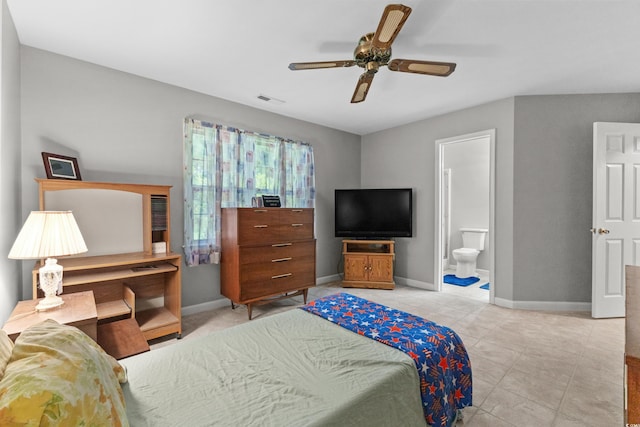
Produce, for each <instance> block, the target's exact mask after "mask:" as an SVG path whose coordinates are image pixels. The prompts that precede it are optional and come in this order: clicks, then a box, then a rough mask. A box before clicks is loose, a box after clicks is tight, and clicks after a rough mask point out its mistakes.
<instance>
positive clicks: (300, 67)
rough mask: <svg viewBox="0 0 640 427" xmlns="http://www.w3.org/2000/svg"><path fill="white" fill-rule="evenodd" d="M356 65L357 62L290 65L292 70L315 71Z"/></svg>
mask: <svg viewBox="0 0 640 427" xmlns="http://www.w3.org/2000/svg"><path fill="white" fill-rule="evenodd" d="M354 65H356V61H353V60H348V61H324V62H292V63H291V64H289V69H290V70H294V71H296V70H314V69H316V68H340V67H352V66H354Z"/></svg>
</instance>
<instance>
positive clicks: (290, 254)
mask: <svg viewBox="0 0 640 427" xmlns="http://www.w3.org/2000/svg"><path fill="white" fill-rule="evenodd" d="M313 223H314V218H313V209H311V208H304V209H303V208H225V209H222V258H221V277H220V278H221V285H220V288H221V292H222V295H224V296H225V297H227V298H229V299H230V300H231V303H232V306H233V304H234V303H235V304H246V305H247V308H248V314H249V319H251V311H252V306H253V305H259V304H264V303H266V302H270V301H273V300H275V299H279V298H282V297H287V298H288V297H292V296H296V295H303V297H304V301H305V302H306V299H307V292H308V289H309V288H310V287H313V286H315V283H316V241H315V238H314V235H313V230H314V226H313Z"/></svg>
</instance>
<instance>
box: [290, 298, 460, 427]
mask: <svg viewBox="0 0 640 427" xmlns="http://www.w3.org/2000/svg"><path fill="white" fill-rule="evenodd" d="M301 308H302V309H303V310H305V311H308V312H310V313H313V314H316V315H318V316H320V317H322V318H324V319H327V320H329V321H330V322H333V323H335V324H337V325H340V326H342V327H344V328H346V329H348V330H350V331H352V332H355V333H357V334H359V335H363V336H366V337H368V338H371V339H373V340H376V341H378V342H381V343H383V344H386V345H388V346H390V347H393V348H396V349H398V350H400V351H403V352H404V353H405V354H407V355H408V356H409V357H411V358H412V359H413V361H414V363H415V365H416V369H417V371H418V376H419V377H420V394H421V397H422V404H423V409H424V413H425V419H426V421H427V423H428V424H429V425H432V426H434V427H449V426H451V425H452V423H453V422H454V421H455V419H456V412H457V411H458V410H459V409H462V408H464V407H466V406H471V404H472V383H471V363H470V361H469V357H468V355H467V351H466V349H465V347H464V344H463V343H462V340H461V339H460V337H459V336H458V335H457V334H456V333H455V332H454V331H453V330H451V329H450V328H447V327H446V326H442V325H438V324H437V323H435V322H432V321H430V320H426V319H423V318H421V317H419V316H414V315H412V314H410V313H406V312H404V311H400V310H396V309H393V308H390V307H387V306H384V305H382V304H377V303H375V302H372V301H368V300H366V299H364V298H359V297H356V296H354V295H351V294H347V293H338V294H334V295H329V296H326V297H323V298H318V299H316V300H314V301H311V302H310V303H309V304H307V305H305V306H303V307H301Z"/></svg>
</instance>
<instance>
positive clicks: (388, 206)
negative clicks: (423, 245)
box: [335, 188, 413, 239]
mask: <svg viewBox="0 0 640 427" xmlns="http://www.w3.org/2000/svg"><path fill="white" fill-rule="evenodd" d="M412 194H413V192H412V190H411V188H382V189H352V190H335V209H336V211H335V235H336V237H352V238H363V239H375V238H389V237H412V232H413V231H412V218H413V205H412Z"/></svg>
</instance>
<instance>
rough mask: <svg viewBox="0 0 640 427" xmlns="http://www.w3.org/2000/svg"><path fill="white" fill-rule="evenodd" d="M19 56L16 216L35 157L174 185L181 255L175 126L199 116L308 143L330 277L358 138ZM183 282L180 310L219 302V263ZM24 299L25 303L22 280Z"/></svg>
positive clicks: (129, 78)
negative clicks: (336, 210)
mask: <svg viewBox="0 0 640 427" xmlns="http://www.w3.org/2000/svg"><path fill="white" fill-rule="evenodd" d="M21 53H22V55H21V57H22V181H23V197H22V214H23V216H26V214H27V213H28V212H29V211H30V210H32V209H37V208H38V197H37V186H36V183H35V182H34V180H33V179H34V178H35V177H45V173H44V168H43V165H42V158H41V155H40V153H41V152H42V151H49V152H53V153H57V154H64V155H71V156H74V157H78V160H79V166H80V170H81V173H82V178H83V180H85V181H108V182H131V183H153V184H165V185H173V189H172V192H171V202H172V204H171V231H172V235H171V241H172V246H173V247H172V248H171V249H172V250H173V251H174V252H179V253H182V251H181V246H182V242H183V240H184V239H183V236H182V230H183V225H182V224H183V215H182V212H183V204H182V194H183V191H182V120H183V118H184V117H186V116H192V117H198V118H203V119H206V120H208V121H212V122H215V123H221V124H226V125H231V126H236V127H240V128H244V129H248V130H254V131H258V132H265V133H270V134H274V135H278V136H283V137H287V138H292V139H295V140H303V141H307V142H309V143H310V144H311V145H312V146H313V149H314V154H315V161H316V189H317V200H316V221H317V224H316V237H317V254H318V256H317V275H318V276H319V277H324V276H330V275H334V274H336V264H337V261H338V260H337V259H336V258H335V254H338V253H339V252H340V245H339V241H338V240H337V239H335V238H334V237H333V190H334V189H335V188H338V187H343V186H353V187H357V186H359V184H360V137H359V136H357V135H353V134H349V133H345V132H342V131H337V130H334V129H330V128H326V127H323V126H319V125H315V124H311V123H308V122H304V121H300V120H294V119H291V118H288V117H284V116H281V115H277V114H273V113H268V112H265V111H261V110H257V109H254V108H250V107H246V106H243V105H240V104H236V103H233V102H228V101H225V100H222V99H219V98H214V97H211V96H207V95H203V94H199V93H196V92H192V91H189V90H186V89H182V88H179V87H175V86H171V85H167V84H163V83H159V82H157V81H153V80H149V79H144V78H141V77H137V76H134V75H131V74H126V73H122V72H119V71H115V70H112V69H108V68H104V67H100V66H97V65H93V64H89V63H86V62H81V61H77V60H74V59H71V58H68V57H64V56H60V55H56V54H54V53H50V52H46V51H42V50H38V49H34V48H30V47H26V46H23V47H22V52H21ZM211 78H212V79H215V70H214V71H213V72H212V75H211ZM24 264H28V265H25V266H24V267H23V273H24V272H25V271H27V272H28V271H30V269H31V267H32V263H27V262H25V263H24ZM182 279H183V283H182V289H183V292H182V302H183V306H190V305H196V304H200V303H206V302H209V301H213V300H215V299H218V298H219V297H220V293H219V289H220V286H219V267H218V266H197V267H184V268H183V276H182ZM23 297H24V298H30V297H31V284H30V275H29V274H26V275H25V277H24V278H23Z"/></svg>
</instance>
